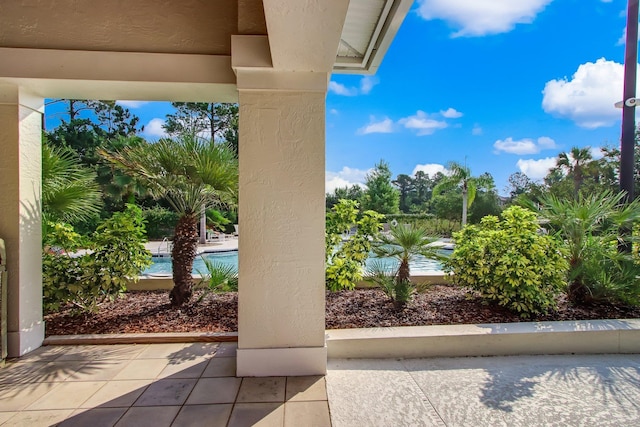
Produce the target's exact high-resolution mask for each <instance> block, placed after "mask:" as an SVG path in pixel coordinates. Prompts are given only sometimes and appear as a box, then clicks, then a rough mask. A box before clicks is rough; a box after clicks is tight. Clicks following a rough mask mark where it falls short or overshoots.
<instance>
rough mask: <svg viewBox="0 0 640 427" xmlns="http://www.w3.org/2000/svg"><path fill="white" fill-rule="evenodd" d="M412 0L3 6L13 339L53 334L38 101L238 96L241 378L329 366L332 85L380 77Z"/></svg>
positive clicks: (3, 137) (0, 81)
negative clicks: (44, 274) (45, 278)
mask: <svg viewBox="0 0 640 427" xmlns="http://www.w3.org/2000/svg"><path fill="white" fill-rule="evenodd" d="M411 3H412V1H411V0H381V1H376V2H372V1H368V0H351V1H348V0H339V1H332V2H325V1H320V0H304V1H299V0H264V1H262V0H242V1H236V0H221V1H216V2H211V1H207V0H186V1H182V2H157V1H153V0H144V1H136V2H128V1H123V0H113V1H108V2H97V3H96V2H94V1H90V0H80V1H73V2H71V1H57V2H52V1H43V0H23V1H16V2H4V3H3V4H2V5H0V150H1V151H2V153H3V155H2V156H0V170H2V174H0V186H1V187H2V189H3V191H2V193H0V236H2V238H4V239H5V241H6V245H7V253H8V256H7V260H8V265H7V270H8V272H9V285H8V306H9V309H8V349H9V355H10V356H13V357H17V356H23V355H26V354H28V353H30V352H33V351H34V350H36V349H37V348H39V347H40V346H41V344H42V342H43V339H44V327H45V326H44V323H43V321H42V278H41V271H42V268H41V250H42V236H41V207H40V185H41V164H40V152H41V133H42V120H43V113H44V99H45V98H71V99H105V100H163V101H194V102H238V103H239V105H240V125H239V139H240V148H239V157H240V197H239V216H240V228H241V229H242V234H241V235H240V238H239V246H240V247H241V250H240V259H239V270H240V271H239V273H240V284H239V339H238V353H237V361H238V362H237V371H236V373H237V375H238V376H274V375H277V376H292V375H300V376H304V375H322V374H324V373H325V372H326V363H327V351H326V346H325V331H324V288H325V286H324V221H325V206H324V173H325V166H324V165H325V161H324V157H325V96H326V91H327V85H328V81H329V78H330V76H331V73H333V72H336V71H338V72H352V73H373V72H375V70H376V69H377V67H378V66H379V64H380V62H381V61H382V58H383V56H384V54H385V52H386V50H387V48H388V47H389V45H390V44H391V41H392V40H393V37H394V36H395V33H396V31H397V29H398V27H399V26H400V24H401V22H402V20H403V19H404V16H405V15H406V13H407V12H408V9H409V7H410V6H411Z"/></svg>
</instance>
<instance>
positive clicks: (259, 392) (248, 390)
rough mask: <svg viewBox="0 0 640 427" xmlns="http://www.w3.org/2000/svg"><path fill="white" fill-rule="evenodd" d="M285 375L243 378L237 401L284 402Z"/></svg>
mask: <svg viewBox="0 0 640 427" xmlns="http://www.w3.org/2000/svg"><path fill="white" fill-rule="evenodd" d="M285 383H286V378H285V377H264V378H243V379H242V385H241V386H240V392H239V393H238V402H284V391H285Z"/></svg>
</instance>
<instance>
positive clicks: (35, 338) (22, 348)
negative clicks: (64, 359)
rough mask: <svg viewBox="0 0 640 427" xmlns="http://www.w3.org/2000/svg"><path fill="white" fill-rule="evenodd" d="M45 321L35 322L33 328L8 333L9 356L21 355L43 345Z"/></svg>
mask: <svg viewBox="0 0 640 427" xmlns="http://www.w3.org/2000/svg"><path fill="white" fill-rule="evenodd" d="M43 341H44V322H42V321H40V322H37V323H34V324H33V325H32V326H31V328H29V329H23V330H21V331H16V332H8V333H7V350H8V353H9V357H20V356H24V355H25V354H27V353H29V352H31V351H33V350H35V349H37V348H39V347H41V346H42V342H43Z"/></svg>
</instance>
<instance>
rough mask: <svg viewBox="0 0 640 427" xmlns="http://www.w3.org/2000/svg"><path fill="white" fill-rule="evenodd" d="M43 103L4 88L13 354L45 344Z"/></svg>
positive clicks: (2, 139) (1, 121) (0, 179)
mask: <svg viewBox="0 0 640 427" xmlns="http://www.w3.org/2000/svg"><path fill="white" fill-rule="evenodd" d="M43 101H44V100H43V99H42V98H38V97H33V96H30V95H29V94H27V93H24V92H20V91H19V89H18V87H17V86H11V85H0V153H1V154H0V206H1V207H2V208H1V212H2V215H0V236H2V237H3V238H4V239H5V242H6V246H7V271H8V276H9V287H8V319H7V326H8V331H9V335H8V347H9V356H19V355H22V354H25V353H27V352H29V351H31V350H34V349H35V348H37V347H39V346H40V345H41V344H42V340H43V339H44V323H43V321H42V255H41V254H42V224H41V212H40V196H41V194H40V193H41V187H40V186H41V169H42V165H41V163H42V155H41V139H42V134H41V132H42V112H43V109H44V104H43Z"/></svg>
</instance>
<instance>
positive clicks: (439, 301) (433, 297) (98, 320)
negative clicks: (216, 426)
mask: <svg viewBox="0 0 640 427" xmlns="http://www.w3.org/2000/svg"><path fill="white" fill-rule="evenodd" d="M200 296H201V291H196V292H195V293H194V298H193V299H192V302H191V303H190V304H188V305H186V306H184V307H181V308H179V309H174V308H172V307H171V306H170V305H169V297H168V292H167V291H149V292H146V291H145V292H130V293H127V294H125V295H124V296H123V297H122V298H119V299H117V300H115V301H111V302H106V303H104V304H103V305H102V306H101V307H100V310H99V312H97V313H93V314H76V315H74V313H73V312H72V310H71V309H70V308H67V309H64V310H62V311H60V312H58V313H53V314H48V315H46V316H45V321H46V334H47V336H49V335H75V334H110V333H142V332H234V331H237V330H238V322H237V309H238V295H237V293H225V294H213V293H209V294H206V295H204V296H203V297H202V299H201V300H200V301H198V298H199V297H200ZM616 318H618V319H623V318H640V307H624V306H614V305H610V304H596V305H591V306H588V307H574V306H572V305H571V304H569V303H568V302H567V300H566V298H564V297H560V298H559V301H558V309H557V311H555V312H552V313H548V314H546V315H541V316H537V317H534V318H532V319H522V318H520V317H518V316H517V315H515V314H513V313H511V312H509V311H507V310H505V309H503V308H501V307H498V306H496V305H493V304H486V303H484V302H483V301H482V300H481V299H480V298H479V297H478V295H477V294H475V293H473V292H471V291H469V290H468V289H465V288H461V287H458V286H452V285H451V286H449V285H434V286H432V287H430V288H429V290H428V291H427V292H425V293H420V294H417V295H416V296H415V298H414V299H413V301H412V302H411V303H409V304H408V305H407V306H406V307H405V308H404V309H403V310H395V309H394V306H393V303H391V302H390V301H389V299H388V298H387V297H386V295H384V293H383V292H382V291H380V290H379V289H358V290H355V291H341V292H335V293H331V292H327V298H326V327H327V329H344V328H371V327H381V326H382V327H385V326H387V327H388V326H416V325H449V324H459V323H504V322H520V321H538V320H590V319H616Z"/></svg>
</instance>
